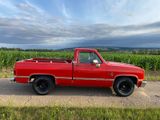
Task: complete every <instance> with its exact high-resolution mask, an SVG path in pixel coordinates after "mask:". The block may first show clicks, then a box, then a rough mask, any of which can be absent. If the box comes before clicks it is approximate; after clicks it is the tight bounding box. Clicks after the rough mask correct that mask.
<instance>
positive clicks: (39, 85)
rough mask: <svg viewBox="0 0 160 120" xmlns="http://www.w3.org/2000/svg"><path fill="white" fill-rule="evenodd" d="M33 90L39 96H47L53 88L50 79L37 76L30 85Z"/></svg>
mask: <svg viewBox="0 0 160 120" xmlns="http://www.w3.org/2000/svg"><path fill="white" fill-rule="evenodd" d="M32 87H33V90H34V91H35V92H36V93H37V94H39V95H46V94H48V93H49V92H50V91H51V90H52V89H53V87H54V84H53V81H52V79H51V78H50V77H46V76H39V77H37V78H36V79H35V80H34V81H33V83H32Z"/></svg>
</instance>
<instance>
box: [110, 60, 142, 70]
mask: <svg viewBox="0 0 160 120" xmlns="http://www.w3.org/2000/svg"><path fill="white" fill-rule="evenodd" d="M107 64H108V65H110V66H115V67H122V68H131V69H138V70H143V69H142V68H140V67H137V66H134V65H131V64H126V63H119V62H111V61H108V62H107Z"/></svg>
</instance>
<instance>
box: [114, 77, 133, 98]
mask: <svg viewBox="0 0 160 120" xmlns="http://www.w3.org/2000/svg"><path fill="white" fill-rule="evenodd" d="M134 88H135V85H134V83H133V81H132V79H131V78H129V77H121V78H118V79H116V81H115V83H114V85H113V89H114V91H115V92H116V94H117V95H118V96H122V97H127V96H129V95H131V94H132V93H133V91H134Z"/></svg>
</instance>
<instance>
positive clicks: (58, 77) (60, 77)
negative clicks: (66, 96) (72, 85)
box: [55, 77, 72, 80]
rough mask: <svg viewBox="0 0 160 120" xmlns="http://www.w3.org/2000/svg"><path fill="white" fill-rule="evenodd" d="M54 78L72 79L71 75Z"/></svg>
mask: <svg viewBox="0 0 160 120" xmlns="http://www.w3.org/2000/svg"><path fill="white" fill-rule="evenodd" d="M55 78H56V79H69V80H70V79H72V77H55Z"/></svg>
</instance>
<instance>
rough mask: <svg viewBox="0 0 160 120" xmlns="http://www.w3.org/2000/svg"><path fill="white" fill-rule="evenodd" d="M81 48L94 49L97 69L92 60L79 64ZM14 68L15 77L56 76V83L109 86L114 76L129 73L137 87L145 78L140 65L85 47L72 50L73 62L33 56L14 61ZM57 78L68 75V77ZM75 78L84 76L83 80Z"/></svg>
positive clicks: (22, 81)
mask: <svg viewBox="0 0 160 120" xmlns="http://www.w3.org/2000/svg"><path fill="white" fill-rule="evenodd" d="M81 51H83V52H95V53H96V54H97V55H98V56H99V58H100V59H101V61H102V64H101V65H100V67H99V68H97V67H96V65H94V64H91V63H87V64H86V63H85V64H84V63H79V60H78V55H79V52H81ZM14 71H15V72H14V73H15V76H28V77H30V76H32V75H51V76H53V77H55V80H56V84H57V85H61V86H96V87H111V86H112V85H113V83H114V80H115V79H116V78H117V77H119V76H132V77H135V78H137V86H138V87H140V86H141V83H142V80H143V79H144V70H143V69H142V68H140V67H136V66H133V65H129V64H124V63H117V62H109V61H105V60H104V59H103V58H102V57H101V55H100V54H99V53H98V52H97V50H95V49H86V48H77V49H75V53H74V60H73V62H72V60H62V59H61V60H60V59H46V58H33V59H29V60H23V61H19V62H17V63H16V64H15V67H14ZM57 77H67V78H68V79H62V78H57ZM78 78H85V80H83V79H78ZM87 78H88V79H89V80H87ZM15 79H16V82H19V83H28V81H29V78H18V77H15ZM91 79H94V80H91ZM103 79H104V80H103Z"/></svg>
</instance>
